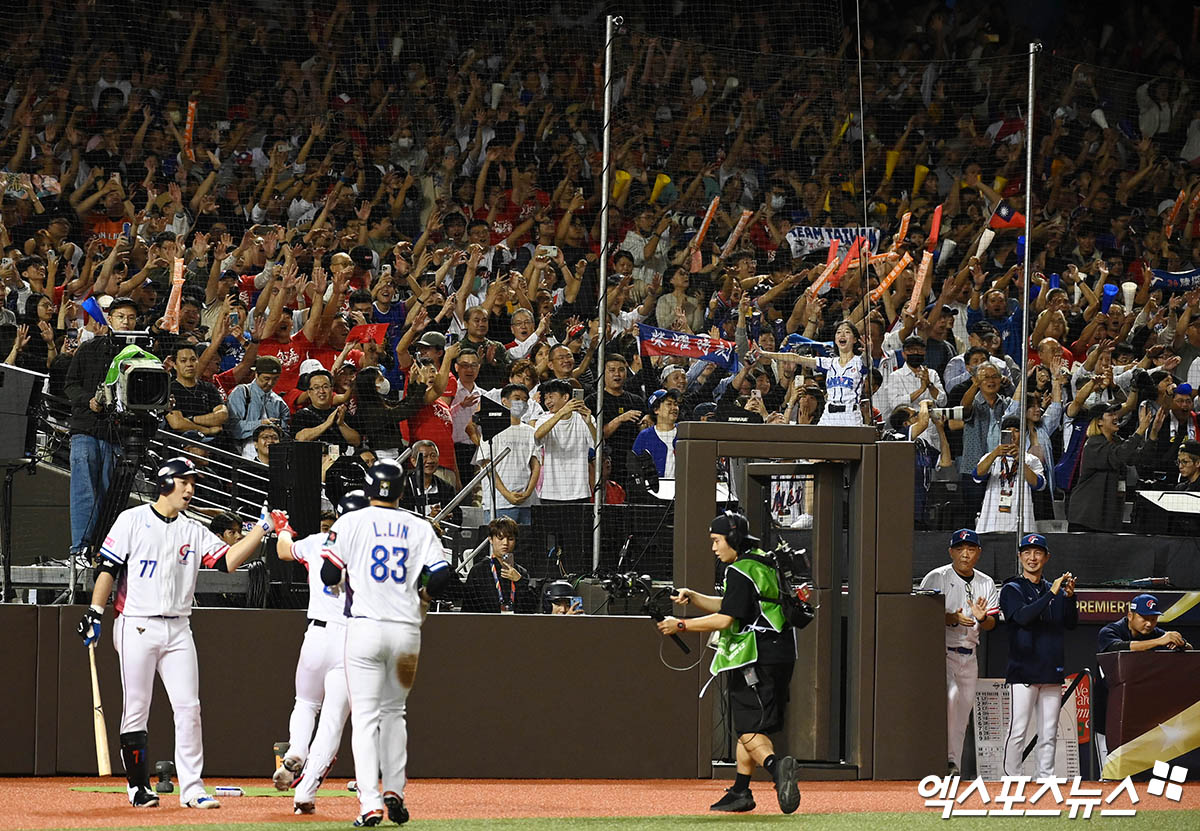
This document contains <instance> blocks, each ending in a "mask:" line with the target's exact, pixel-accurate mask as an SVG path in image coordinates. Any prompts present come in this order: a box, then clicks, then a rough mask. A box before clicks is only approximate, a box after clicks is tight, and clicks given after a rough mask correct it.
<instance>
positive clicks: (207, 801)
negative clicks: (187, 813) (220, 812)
mask: <svg viewBox="0 0 1200 831" xmlns="http://www.w3.org/2000/svg"><path fill="white" fill-rule="evenodd" d="M184 804H185V806H186V807H188V808H202V809H207V810H212V809H213V808H220V807H221V803H220V802H219V801H218V800H217V798H216V797H215V796H209V795H208V794H204V795H203V796H197V797H193V798H191V799H189V800H188V801H187V802H186V803H184Z"/></svg>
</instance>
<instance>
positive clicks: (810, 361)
mask: <svg viewBox="0 0 1200 831" xmlns="http://www.w3.org/2000/svg"><path fill="white" fill-rule="evenodd" d="M861 344H862V336H861V335H859V333H858V329H857V328H856V327H855V325H854V324H853V323H851V322H850V321H848V320H843V321H842V322H841V323H839V324H838V326H837V329H835V330H834V333H833V345H834V346H835V347H836V348H837V356H836V357H834V358H824V357H821V358H814V357H811V356H808V355H796V354H793V353H791V352H763V353H762V354H763V355H764V356H766V357H768V358H771V359H772V360H776V361H791V362H792V363H796V364H800V366H803V367H807V368H808V369H818V370H820V371H821V372H824V373H825V411H824V412H823V413H821V420H820V421H819V422H817V423H818V424H821V425H824V426H831V425H833V426H847V427H861V426H862V425H863V414H862V392H863V383H864V379H865V378H866V372H867V370H866V367H865V366H864V364H863V361H862V356H861V355H860V354H859V353H860V352H861V351H862V346H861ZM797 377H799V376H797Z"/></svg>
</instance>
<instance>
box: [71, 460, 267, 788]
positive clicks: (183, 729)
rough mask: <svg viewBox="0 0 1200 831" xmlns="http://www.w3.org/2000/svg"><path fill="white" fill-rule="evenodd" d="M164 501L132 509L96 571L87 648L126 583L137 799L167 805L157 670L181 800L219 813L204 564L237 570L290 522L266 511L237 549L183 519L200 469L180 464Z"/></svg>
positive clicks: (169, 466) (126, 712)
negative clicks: (159, 778)
mask: <svg viewBox="0 0 1200 831" xmlns="http://www.w3.org/2000/svg"><path fill="white" fill-rule="evenodd" d="M158 488H159V491H158V492H159V496H158V499H157V500H156V501H155V502H154V503H153V504H152V505H139V506H138V507H136V508H130V509H129V510H127V511H123V512H122V513H121V514H120V515H119V516H118V517H117V520H116V522H114V523H113V526H112V529H111V530H110V531H109V532H108V537H107V538H106V539H105V540H104V545H103V546H101V548H100V554H101V563H100V565H99V566H97V567H96V586H95V589H93V591H92V605H91V608H90V609H88V610H87V611H86V612H84V615H83V618H82V619H81V620H80V621H79V626H78V632H79V634H80V636H81V637H83V639H84V643H85V644H86V645H87V646H89V647H90V646H92V645H93V644H95V643H96V642H97V641H98V640H99V639H100V621H101V618H102V617H103V616H104V607H105V604H107V603H108V596H109V593H110V592H111V591H112V589H113V585H114V583H115V584H116V589H117V591H116V599H115V600H114V602H113V607H114V609H115V611H116V620H115V621H114V622H113V644H114V645H115V646H116V649H117V655H118V657H119V658H120V660H121V691H122V701H121V759H122V761H123V762H124V764H125V775H126V777H127V778H128V780H129V784H128V791H129V802H130V804H132V805H133V806H134V807H136V808H152V807H157V806H158V797H157V796H156V795H155V793H154V791H153V790H151V788H150V772H149V766H148V764H147V760H146V739H147V733H146V725H147V724H148V722H149V719H150V698H151V695H152V694H153V692H154V673H155V672H157V673H158V675H159V677H161V678H162V682H163V686H164V687H165V688H166V690H167V698H168V699H170V701H171V710H172V712H173V713H174V715H175V770H176V771H177V772H178V775H179V801H180V803H181V804H182V805H184V806H185V807H188V808H219V807H220V803H219V802H218V801H217V800H216V799H214V798H213V797H211V796H209V795H208V794H207V793H206V792H205V790H204V782H203V781H202V780H201V779H200V774H201V771H202V769H203V768H204V744H203V740H202V736H201V732H200V700H199V685H200V678H199V671H198V669H197V665H196V644H195V642H194V641H193V640H192V628H191V625H190V621H189V617H190V616H191V613H192V602H193V600H194V597H195V592H196V575H197V573H198V572H199V571H200V567H201V566H204V567H205V568H216V569H220V570H222V571H233V570H234V569H236V568H237V567H238V566H240V565H241V564H242V563H244V562H246V560H248V559H250V556H251V555H252V554H253V553H254V552H255V550H257V548H258V544H259V543H260V542H261V541H262V538H263V535H264V534H266V533H267V532H268V531H271V530H273V529H275V528H278V527H282V526H283V525H286V524H287V515H286V514H284V513H283V512H282V511H274V512H271V513H268V512H267V509H266V507H265V506H264V507H263V513H262V516H260V517H259V521H258V523H257V525H255V526H254V528H253V529H252V530H251V531H250V533H248V534H247V535H246V536H244V537H243V538H242V539H241V540H239V541H238V542H237V543H235V544H234V545H227V544H226V543H225V542H223V541H222V540H221V538H220V537H218V536H217V535H216V534H214V533H213V532H212V531H210V530H208V528H206V527H205V526H204V525H201V524H200V523H199V522H197V521H196V520H194V519H192V518H190V517H186V516H183V515H182V513H183V511H184V509H186V508H187V506H188V504H189V503H190V502H191V500H192V495H193V494H194V493H195V490H196V468H195V466H194V465H193V464H192V463H191V462H190V461H189V460H188V459H185V458H177V459H171V460H170V461H168V462H167V463H166V464H165V465H163V467H162V468H160V469H159V471H158Z"/></svg>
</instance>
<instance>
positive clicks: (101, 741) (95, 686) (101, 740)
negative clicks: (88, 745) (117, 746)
mask: <svg viewBox="0 0 1200 831" xmlns="http://www.w3.org/2000/svg"><path fill="white" fill-rule="evenodd" d="M88 663H90V664H91V667H92V727H93V728H94V729H95V732H96V771H97V773H98V774H99V775H100V776H112V765H111V764H110V763H109V760H108V725H107V724H106V723H105V722H104V705H103V704H101V703H100V676H99V675H98V674H97V673H96V645H95V644H92V645H91V646H89V647H88Z"/></svg>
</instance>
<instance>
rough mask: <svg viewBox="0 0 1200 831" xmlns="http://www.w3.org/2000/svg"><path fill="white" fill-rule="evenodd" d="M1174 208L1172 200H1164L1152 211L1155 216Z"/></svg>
mask: <svg viewBox="0 0 1200 831" xmlns="http://www.w3.org/2000/svg"><path fill="white" fill-rule="evenodd" d="M1174 207H1175V200H1174V199H1164V200H1163V201H1161V202H1159V203H1158V207H1157V208H1155V209H1154V212H1155V213H1156V214H1161V213H1162V212H1163V211H1169V210H1171V208H1174Z"/></svg>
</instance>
